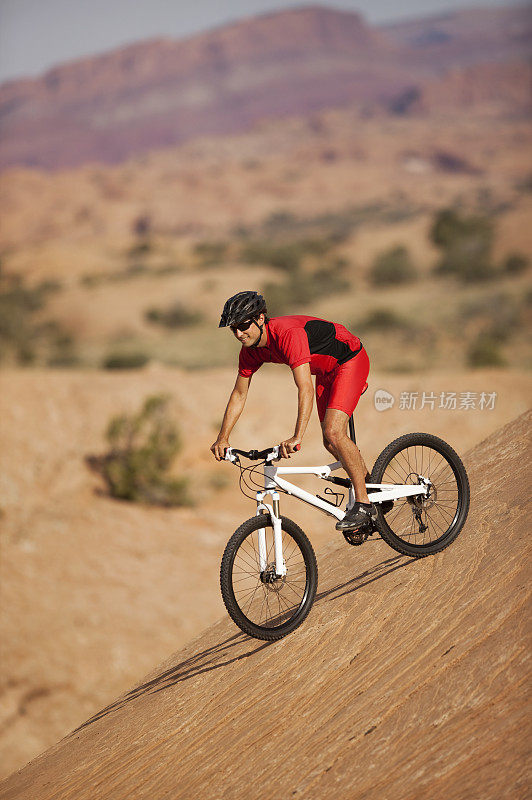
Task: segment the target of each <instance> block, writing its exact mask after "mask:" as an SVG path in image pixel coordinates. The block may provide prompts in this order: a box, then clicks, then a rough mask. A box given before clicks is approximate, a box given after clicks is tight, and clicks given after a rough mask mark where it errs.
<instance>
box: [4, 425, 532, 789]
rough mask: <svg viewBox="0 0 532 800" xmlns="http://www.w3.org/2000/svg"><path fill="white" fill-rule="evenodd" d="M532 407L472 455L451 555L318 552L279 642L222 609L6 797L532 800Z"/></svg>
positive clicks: (335, 547)
mask: <svg viewBox="0 0 532 800" xmlns="http://www.w3.org/2000/svg"><path fill="white" fill-rule="evenodd" d="M530 423H531V416H530V413H529V412H528V413H526V414H523V415H522V416H521V417H519V418H518V419H516V420H514V421H512V422H511V423H509V424H508V425H506V426H505V427H504V428H502V429H500V430H499V431H497V432H496V433H494V434H492V435H491V436H490V437H489V438H488V439H486V440H484V441H483V442H482V443H481V444H479V445H478V446H477V447H475V448H474V449H473V450H472V451H470V452H469V453H468V454H467V456H466V463H467V467H468V471H469V476H470V480H471V487H472V497H473V505H472V508H471V512H470V517H469V520H468V523H467V525H466V527H465V528H464V530H463V531H462V533H461V535H460V536H459V538H458V539H457V540H456V542H455V543H454V544H453V545H452V546H451V547H449V548H448V549H446V550H445V551H444V552H443V553H440V554H438V555H437V556H435V557H431V558H426V559H423V560H420V561H416V560H412V559H408V558H405V557H402V556H398V555H397V554H394V553H393V552H392V551H391V550H390V549H389V548H387V547H386V546H385V545H384V543H383V542H382V541H371V542H370V543H368V544H367V545H366V546H364V548H357V549H350V548H348V547H347V546H346V545H345V543H342V544H340V545H339V544H338V542H334V543H330V544H329V546H328V547H326V548H325V549H322V550H321V551H320V552H319V555H318V560H319V569H320V581H319V589H318V597H317V601H316V604H315V606H314V608H313V610H312V612H311V614H310V616H309V617H308V619H307V621H306V622H305V623H304V625H303V626H302V627H301V628H299V629H298V630H297V631H296V632H295V633H293V634H292V635H291V636H289V637H287V638H286V639H284V640H281V641H280V642H277V643H274V644H267V643H263V642H258V641H256V640H251V639H248V638H247V637H244V636H243V635H242V634H239V633H238V631H237V630H236V629H235V628H234V626H233V624H232V623H231V622H230V621H229V620H227V619H221V620H220V621H219V622H217V623H216V624H215V625H213V626H212V627H211V628H209V629H208V630H207V631H205V632H204V633H203V634H202V635H200V636H199V637H197V638H195V639H194V640H193V641H191V642H189V643H188V644H187V645H186V646H185V647H184V648H183V649H182V650H180V651H179V652H177V653H176V654H175V655H174V656H172V657H171V658H169V659H167V660H166V661H165V662H164V663H162V664H161V665H160V666H159V667H158V668H157V669H155V670H154V671H153V672H151V673H150V674H149V675H148V676H147V677H146V678H145V679H144V680H142V681H141V682H139V683H137V684H136V685H135V687H134V688H133V689H131V690H130V691H128V692H126V693H125V694H123V695H121V696H120V697H119V698H118V699H117V700H116V701H114V702H111V703H109V704H108V705H107V706H106V707H105V708H103V709H102V710H101V711H100V712H99V713H97V714H95V715H94V716H93V717H92V718H90V719H88V720H87V721H86V722H85V723H83V724H81V725H80V727H79V728H78V729H77V730H75V731H74V732H73V733H72V734H70V735H69V736H67V737H66V738H65V739H63V740H62V741H61V742H59V743H58V744H57V745H55V746H54V747H52V748H51V749H50V750H48V751H47V752H46V753H44V754H43V755H42V756H40V757H39V758H37V759H35V760H34V761H33V762H32V763H31V764H29V765H28V766H27V767H25V768H24V769H22V770H21V771H19V772H17V773H15V774H13V775H12V776H11V777H10V778H8V779H7V780H6V781H5V782H4V783H3V784H2V786H1V788H0V796H1V797H2V799H3V800H15V798H23V797H28V796H33V797H39V798H41V800H46V799H47V798H49V800H52V798H54V800H56V799H57V798H60V799H61V800H81V798H90V800H95V799H96V798H97V799H98V800H100V799H102V800H103V798H109V799H110V800H111V798H112V800H116V798H118V797H124V798H125V797H127V798H131V800H136V798H153V797H154V796H157V797H162V796H165V795H168V796H171V797H175V798H181V797H182V798H185V797H191V796H200V797H207V796H208V797H214V798H222V797H224V798H233V797H234V798H236V797H242V796H246V797H249V798H259V797H264V796H266V795H268V796H271V795H276V796H283V797H287V796H295V797H305V798H324V797H325V798H328V797H330V798H337V797H339V796H349V797H352V798H375V800H377V798H379V799H380V798H383V797H389V798H392V797H393V798H394V800H402V798H405V800H406V798H426V797H446V798H449V800H453V798H455V799H456V800H473V798H475V800H476V798H478V797H482V798H486V799H487V800H492V799H493V800H500V798H512V800H515V798H523V799H524V798H525V797H526V796H527V792H528V789H527V755H528V747H527V737H526V735H524V732H525V730H526V718H525V709H526V697H527V693H526V686H527V677H528V678H529V673H528V672H527V666H526V661H527V659H526V655H527V648H526V638H525V632H526V624H525V620H526V607H527V603H528V599H529V595H528V593H527V589H526V563H527V553H529V547H528V543H527V538H526V534H525V531H526V526H527V524H528V525H529V524H530V500H529V494H530V480H529V472H528V463H529V460H530Z"/></svg>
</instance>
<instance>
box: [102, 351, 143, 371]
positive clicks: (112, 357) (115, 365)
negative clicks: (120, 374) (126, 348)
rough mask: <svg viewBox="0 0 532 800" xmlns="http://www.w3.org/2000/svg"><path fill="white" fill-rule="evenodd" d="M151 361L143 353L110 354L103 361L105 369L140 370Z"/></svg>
mask: <svg viewBox="0 0 532 800" xmlns="http://www.w3.org/2000/svg"><path fill="white" fill-rule="evenodd" d="M148 361H149V356H147V355H146V353H142V352H139V351H137V352H130V353H127V352H125V353H120V352H118V353H110V354H109V355H108V356H106V357H105V358H104V360H103V364H102V366H103V368H104V369H140V368H141V367H144V366H145V365H146V364H147V363H148Z"/></svg>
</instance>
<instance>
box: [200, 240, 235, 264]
mask: <svg viewBox="0 0 532 800" xmlns="http://www.w3.org/2000/svg"><path fill="white" fill-rule="evenodd" d="M227 249H228V244H227V242H198V244H197V245H196V246H195V247H194V252H195V254H196V256H197V257H198V258H199V260H200V261H201V263H202V265H203V266H204V267H208V266H211V265H212V264H219V263H220V262H221V261H224V260H225V259H226V257H227Z"/></svg>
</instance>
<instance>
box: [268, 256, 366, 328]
mask: <svg viewBox="0 0 532 800" xmlns="http://www.w3.org/2000/svg"><path fill="white" fill-rule="evenodd" d="M349 289H350V284H349V281H348V280H346V278H344V276H343V268H339V267H335V266H325V267H322V268H321V269H318V270H316V271H315V272H313V273H307V272H301V271H300V270H298V271H296V272H294V273H292V274H291V275H289V276H288V278H287V280H286V281H285V282H284V283H282V284H278V283H268V284H266V285H265V286H264V288H263V290H262V293H263V294H264V296H265V297H266V300H267V305H268V310H269V312H270V314H272V316H278V315H281V314H286V313H287V312H289V311H291V310H293V308H294V307H297V306H306V305H308V304H309V303H311V302H313V301H314V300H321V299H322V298H324V297H328V296H330V295H334V294H339V293H340V292H345V291H347V290H349Z"/></svg>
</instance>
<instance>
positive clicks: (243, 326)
mask: <svg viewBox="0 0 532 800" xmlns="http://www.w3.org/2000/svg"><path fill="white" fill-rule="evenodd" d="M254 322H255V320H254V319H247V320H246V321H245V322H239V323H238V325H230V326H229V327H230V328H231V330H232V331H233V333H236V332H237V331H247V329H248V328H250V327H251V325H253V323H254Z"/></svg>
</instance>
